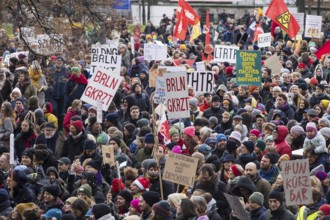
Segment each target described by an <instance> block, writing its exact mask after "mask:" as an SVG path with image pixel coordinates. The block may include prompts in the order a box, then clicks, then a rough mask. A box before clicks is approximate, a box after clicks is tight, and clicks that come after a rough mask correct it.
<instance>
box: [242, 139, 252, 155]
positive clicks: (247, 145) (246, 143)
mask: <svg viewBox="0 0 330 220" xmlns="http://www.w3.org/2000/svg"><path fill="white" fill-rule="evenodd" d="M243 145H244V146H245V147H246V149H247V150H248V151H249V152H250V154H252V152H253V151H254V143H253V141H244V142H243Z"/></svg>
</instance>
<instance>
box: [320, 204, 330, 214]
mask: <svg viewBox="0 0 330 220" xmlns="http://www.w3.org/2000/svg"><path fill="white" fill-rule="evenodd" d="M319 210H320V211H322V212H323V214H324V215H330V205H327V204H326V205H322V206H321V207H320V209H319Z"/></svg>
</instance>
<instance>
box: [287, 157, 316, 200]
mask: <svg viewBox="0 0 330 220" xmlns="http://www.w3.org/2000/svg"><path fill="white" fill-rule="evenodd" d="M281 168H282V170H283V172H282V175H283V186H284V192H285V201H286V205H288V206H292V205H307V204H311V203H312V202H313V197H312V188H311V180H310V178H309V177H310V172H309V163H308V160H307V159H302V160H290V161H283V162H282V163H281Z"/></svg>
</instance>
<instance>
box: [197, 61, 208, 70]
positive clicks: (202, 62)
mask: <svg viewBox="0 0 330 220" xmlns="http://www.w3.org/2000/svg"><path fill="white" fill-rule="evenodd" d="M196 70H197V71H198V72H204V71H206V69H205V63H204V61H200V62H196Z"/></svg>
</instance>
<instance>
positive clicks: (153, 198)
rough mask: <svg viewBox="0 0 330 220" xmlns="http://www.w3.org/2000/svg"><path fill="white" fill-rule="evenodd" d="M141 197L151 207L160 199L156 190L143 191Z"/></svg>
mask: <svg viewBox="0 0 330 220" xmlns="http://www.w3.org/2000/svg"><path fill="white" fill-rule="evenodd" d="M141 197H142V198H143V200H144V201H145V202H146V203H147V204H148V205H149V206H150V207H152V206H153V205H154V204H155V203H157V202H159V201H160V195H159V193H158V192H154V191H147V192H144V193H142V195H141Z"/></svg>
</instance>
